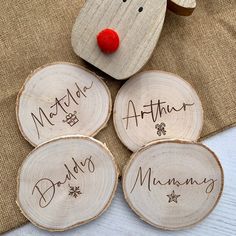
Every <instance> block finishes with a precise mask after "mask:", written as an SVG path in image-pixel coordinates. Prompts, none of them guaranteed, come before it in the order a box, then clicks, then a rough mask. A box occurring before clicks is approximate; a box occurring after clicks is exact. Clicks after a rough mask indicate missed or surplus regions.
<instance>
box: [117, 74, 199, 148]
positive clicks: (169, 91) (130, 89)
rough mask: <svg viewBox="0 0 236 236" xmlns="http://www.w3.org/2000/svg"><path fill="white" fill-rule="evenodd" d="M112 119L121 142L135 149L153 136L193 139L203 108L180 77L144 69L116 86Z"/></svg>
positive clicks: (196, 96) (153, 137)
mask: <svg viewBox="0 0 236 236" xmlns="http://www.w3.org/2000/svg"><path fill="white" fill-rule="evenodd" d="M113 120H114V126H115V129H116V132H117V134H118V137H119V138H120V140H121V141H122V142H123V144H124V145H125V146H126V147H128V148H129V149H130V150H131V151H137V150H138V149H139V148H141V147H142V146H144V145H146V144H147V143H149V142H151V141H154V140H160V139H170V138H179V139H186V140H192V141H196V140H197V139H198V138H199V137H200V134H201V130H202V126H203V109H202V105H201V101H200V99H199V97H198V95H197V93H196V92H195V90H194V89H193V88H192V86H191V85H190V84H188V83H187V82H186V81H184V80H183V79H182V78H180V77H179V76H177V75H174V74H171V73H168V72H163V71H146V72H142V73H140V74H137V75H135V76H134V77H132V78H131V79H130V80H128V81H127V82H126V83H125V84H124V85H123V87H122V88H121V89H120V90H119V92H118V94H117V97H116V99H115V104H114V109H113Z"/></svg>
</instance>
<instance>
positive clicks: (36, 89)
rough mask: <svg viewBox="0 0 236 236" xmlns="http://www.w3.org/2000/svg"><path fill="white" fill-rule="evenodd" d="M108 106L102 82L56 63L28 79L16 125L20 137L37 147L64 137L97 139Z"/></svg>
mask: <svg viewBox="0 0 236 236" xmlns="http://www.w3.org/2000/svg"><path fill="white" fill-rule="evenodd" d="M111 106H112V102H111V95H110V92H109V89H108V88H107V86H106V84H105V83H104V82H103V81H102V79H100V78H99V77H97V76H96V75H95V74H92V73H91V72H89V71H87V70H86V69H84V68H82V67H79V66H78V65H75V64H70V63H66V62H58V63H53V64H48V65H45V66H43V67H41V68H39V69H37V70H36V71H34V72H33V73H32V74H31V75H29V77H28V79H27V80H26V82H25V84H24V86H23V87H22V89H21V91H20V92H19V94H18V98H17V108H16V111H17V121H18V125H19V128H20V131H21V133H22V134H23V136H24V137H25V138H26V139H27V140H28V141H29V142H30V143H31V144H32V145H33V146H37V145H39V144H41V143H43V142H45V141H48V140H50V139H52V138H56V137H59V136H63V135H77V134H80V135H86V136H94V135H96V134H97V133H98V132H99V131H100V130H101V129H102V128H104V126H105V125H106V123H107V121H108V119H109V117H110V113H111V109H112V108H111Z"/></svg>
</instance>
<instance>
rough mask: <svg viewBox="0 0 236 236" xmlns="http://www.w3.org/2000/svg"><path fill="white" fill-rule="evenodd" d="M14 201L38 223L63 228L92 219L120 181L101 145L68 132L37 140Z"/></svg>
mask: <svg viewBox="0 0 236 236" xmlns="http://www.w3.org/2000/svg"><path fill="white" fill-rule="evenodd" d="M17 182H18V187H17V204H18V206H19V207H20V209H21V211H22V213H23V214H24V215H25V216H26V218H28V219H29V220H30V221H31V222H32V223H33V224H35V225H36V226H38V227H40V228H43V229H46V230H49V231H64V230H67V229H71V228H74V227H76V226H79V225H82V224H85V223H88V222H90V221H91V220H94V219H96V218H97V217H98V216H100V215H101V214H102V213H103V212H104V211H105V210H106V209H107V208H108V207H109V205H110V203H111V200H112V198H113V196H114V194H115V191H116V188H117V182H118V170H117V167H116V164H115V161H114V158H113V156H112V154H111V153H110V151H109V150H108V149H107V147H106V146H105V145H103V144H102V143H100V142H99V141H96V140H95V139H93V138H89V137H85V136H66V137H61V138H58V139H54V140H51V141H49V142H47V143H44V144H42V145H41V146H38V147H37V148H36V149H35V150H33V151H32V152H31V153H30V154H29V155H28V157H27V158H26V159H25V160H24V162H23V164H22V166H21V168H20V169H19V173H18V181H17Z"/></svg>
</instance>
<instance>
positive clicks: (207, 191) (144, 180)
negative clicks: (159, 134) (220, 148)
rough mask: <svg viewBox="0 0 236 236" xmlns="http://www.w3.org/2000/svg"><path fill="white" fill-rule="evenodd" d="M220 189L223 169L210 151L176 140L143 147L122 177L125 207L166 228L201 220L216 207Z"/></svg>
mask: <svg viewBox="0 0 236 236" xmlns="http://www.w3.org/2000/svg"><path fill="white" fill-rule="evenodd" d="M223 185H224V176H223V169H222V167H221V164H220V162H219V160H218V158H217V157H216V155H215V154H214V153H213V152H212V151H211V150H209V149H208V148H207V147H205V146H204V145H202V144H197V143H190V142H184V141H177V140H175V141H172V140H171V141H163V142H154V143H151V144H149V145H147V146H145V147H144V148H143V149H141V150H139V151H138V152H137V153H135V154H133V156H132V157H131V160H130V161H129V163H128V165H127V166H126V168H125V170H124V173H123V190H124V194H125V198H126V200H127V202H128V204H129V205H130V207H131V208H132V209H133V210H134V211H135V212H136V214H138V215H139V216H140V218H141V219H142V220H144V221H146V222H147V223H149V224H151V225H153V226H155V227H158V228H161V229H166V230H179V229H183V228H185V227H190V226H193V225H195V224H197V223H198V222H200V221H201V220H203V219H204V218H205V217H206V216H208V214H209V213H210V212H211V211H212V210H213V209H214V207H215V206H216V204H217V203H218V201H219V199H220V197H221V194H222V191H223Z"/></svg>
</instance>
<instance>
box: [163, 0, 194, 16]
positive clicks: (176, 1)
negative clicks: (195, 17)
mask: <svg viewBox="0 0 236 236" xmlns="http://www.w3.org/2000/svg"><path fill="white" fill-rule="evenodd" d="M167 6H168V9H169V10H171V11H173V12H174V13H176V14H178V15H182V16H189V15H191V14H192V13H193V11H194V9H195V8H196V6H197V3H196V0H168V1H167Z"/></svg>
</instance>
